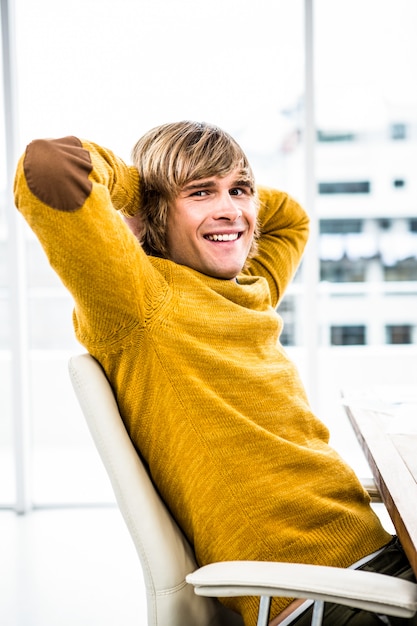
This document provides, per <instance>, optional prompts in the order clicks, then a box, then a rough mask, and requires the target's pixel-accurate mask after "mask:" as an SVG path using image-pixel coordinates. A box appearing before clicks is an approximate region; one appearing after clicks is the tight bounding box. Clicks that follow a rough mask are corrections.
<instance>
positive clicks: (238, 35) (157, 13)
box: [0, 0, 304, 505]
mask: <svg viewBox="0 0 417 626" xmlns="http://www.w3.org/2000/svg"><path fill="white" fill-rule="evenodd" d="M13 8H14V10H15V29H16V30H15V36H16V53H17V55H16V57H17V75H16V77H15V78H16V80H17V84H16V86H17V92H18V95H19V107H18V115H17V117H16V122H17V127H18V129H19V135H18V146H17V152H18V153H21V152H22V151H23V149H24V147H25V145H26V144H27V143H28V142H29V141H31V140H32V139H34V138H37V137H61V136H65V135H68V134H74V135H77V136H79V137H84V138H88V139H91V140H93V141H96V142H98V143H101V144H103V145H105V146H108V147H109V148H111V149H112V150H114V151H115V152H116V153H117V154H119V155H120V156H121V157H122V158H124V159H125V160H126V161H130V151H131V148H132V146H133V144H134V143H135V142H136V140H137V139H138V138H139V136H140V135H142V134H143V133H144V132H145V131H147V130H148V129H149V128H152V127H153V126H156V125H157V124H161V123H164V122H168V121H175V120H180V119H187V118H188V119H196V120H205V121H208V122H213V123H216V124H218V125H219V126H222V127H224V128H225V129H226V130H228V131H229V132H230V133H231V134H232V135H233V136H235V137H236V139H237V140H238V141H239V142H240V143H241V144H242V146H243V148H244V149H245V151H246V152H247V154H248V156H249V158H250V161H251V163H252V165H253V168H254V171H255V174H256V176H257V179H258V181H259V183H263V184H266V185H271V186H276V187H280V188H284V189H290V190H291V191H292V193H293V194H294V195H295V196H297V197H298V199H299V201H300V202H303V184H302V181H303V177H304V168H303V166H302V165H301V166H299V167H297V169H296V171H293V172H291V175H290V174H289V172H288V171H287V169H286V166H285V163H286V160H287V157H286V154H285V153H284V151H283V150H282V146H283V144H284V143H285V142H287V140H288V136H289V134H291V132H292V125H293V124H296V126H297V127H300V126H301V125H302V117H303V111H302V110H299V109H297V108H296V107H295V108H294V105H295V104H296V103H297V102H299V101H300V99H301V98H302V95H303V89H304V17H303V15H304V14H303V9H304V4H303V1H302V0H284V1H282V2H279V3H277V2H275V0H265V1H264V0H262V1H261V2H260V3H259V2H258V3H236V2H235V1H234V0H226V1H224V0H213V2H211V3H210V4H209V5H208V4H203V3H195V2H191V0H178V1H176V2H172V0H153V1H152V2H150V1H149V0H126V1H125V0H124V1H123V2H115V1H114V0H100V1H98V0H87V1H85V0H74V1H73V2H69V3H61V2H55V1H54V0H39V1H38V2H35V3H34V2H32V0H16V1H15V2H14V3H13ZM283 24H285V28H282V27H280V26H279V25H283ZM277 27H278V28H279V32H280V35H279V37H277ZM288 51H291V54H288ZM288 111H291V113H288ZM2 117H3V116H2ZM1 137H2V135H1V133H0V138H1ZM3 145H4V143H3V142H2V141H0V151H1V150H2V149H3ZM2 156H3V155H2V154H0V157H2ZM2 180H3V179H1V177H0V185H1V184H2ZM0 192H1V194H2V195H1V196H0V320H1V322H2V323H1V326H0V370H1V374H2V376H1V380H2V394H1V400H0V402H1V404H2V410H1V412H0V459H1V460H0V470H3V463H4V459H6V458H7V459H9V460H10V465H8V467H7V472H4V471H1V472H0V473H1V475H2V476H3V477H4V476H7V480H6V481H5V480H4V479H3V480H1V481H0V504H1V503H10V502H12V501H13V497H14V496H13V476H14V469H13V462H12V457H13V436H12V424H13V418H12V411H13V408H12V407H11V399H10V397H9V395H8V393H9V389H10V379H11V376H12V374H13V366H12V361H11V352H10V351H11V345H10V333H9V329H8V323H9V321H10V310H11V309H10V299H9V294H8V291H7V281H8V277H9V275H10V272H9V270H10V266H9V264H8V263H9V261H8V257H7V245H8V237H7V232H6V231H5V227H4V224H3V221H2V220H3V215H4V212H5V209H6V204H7V205H8V206H7V209H8V211H10V213H11V214H12V213H13V208H12V206H11V199H10V196H8V197H7V198H6V196H5V195H4V193H5V190H2V189H0ZM3 192H4V193H3ZM19 221H20V220H19ZM22 228H23V231H24V251H23V255H22V257H21V263H22V269H23V270H24V273H25V279H26V285H25V289H24V292H23V294H21V298H22V299H21V301H20V305H21V306H22V307H24V309H25V311H26V312H27V327H28V342H27V346H26V349H27V362H28V365H29V383H28V385H29V393H30V398H29V411H30V424H29V427H30V429H31V432H30V451H29V458H28V459H27V461H28V464H29V474H30V477H31V493H30V496H31V499H32V501H33V502H34V503H35V505H45V504H51V503H55V504H59V503H66V502H67V503H68V502H97V501H99V502H100V501H103V500H108V499H109V498H110V497H111V496H110V490H109V489H108V487H107V481H106V479H105V477H104V473H103V472H102V471H101V466H100V464H99V461H98V460H97V458H96V455H95V453H94V451H93V449H92V445H91V444H90V439H89V435H88V433H87V429H86V427H85V425H84V422H83V419H82V417H81V413H80V411H79V409H78V406H77V403H76V401H75V399H74V396H73V394H72V389H71V387H70V383H69V380H68V374H67V360H68V357H69V356H70V355H71V354H72V353H75V352H81V351H82V350H83V348H82V346H80V345H78V343H77V342H76V341H75V339H74V337H73V331H72V319H71V314H72V300H71V298H70V296H69V295H68V293H67V292H66V291H65V289H64V288H63V286H62V284H61V283H60V281H59V279H58V278H57V277H56V276H55V274H54V273H53V271H52V270H51V268H50V267H49V265H48V263H47V262H46V260H45V256H44V254H43V251H42V249H41V247H40V245H39V243H38V241H37V240H36V239H35V238H34V237H33V235H32V234H31V232H30V231H29V229H28V228H27V227H26V225H23V226H22ZM6 483H7V493H6V492H5V491H4V490H5V488H6V487H5V484H6Z"/></svg>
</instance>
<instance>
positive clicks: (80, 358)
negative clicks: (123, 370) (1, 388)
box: [69, 354, 417, 626]
mask: <svg viewBox="0 0 417 626" xmlns="http://www.w3.org/2000/svg"><path fill="white" fill-rule="evenodd" d="M69 372H70V378H71V381H72V384H73V387H74V390H75V393H76V396H77V398H78V401H79V403H80V406H81V409H82V412H83V414H84V417H85V419H86V421H87V424H88V427H89V430H90V432H91V435H92V437H93V440H94V443H95V445H96V447H97V450H98V452H99V454H100V456H101V459H102V462H103V464H104V466H105V469H106V471H107V473H108V476H109V478H110V481H111V484H112V487H113V490H114V494H115V497H116V500H117V503H118V506H119V508H120V511H121V513H122V516H123V518H124V520H125V523H126V525H127V527H128V529H129V531H130V534H131V537H132V539H133V542H134V545H135V547H136V550H137V553H138V556H139V559H140V563H141V566H142V570H143V577H144V581H145V587H146V598H147V624H148V626H226V625H227V626H243V621H242V619H241V617H240V616H238V615H237V614H236V613H234V612H232V611H231V610H229V609H227V608H226V607H224V606H223V605H221V604H220V602H219V601H218V600H217V598H219V597H232V596H242V595H250V596H259V597H260V605H259V614H258V626H266V625H267V624H268V621H269V605H270V600H271V597H272V596H285V597H296V598H311V599H313V600H315V603H314V610H313V617H312V622H311V623H312V625H313V626H320V624H321V621H322V614H323V606H324V602H326V601H329V602H336V603H339V604H345V605H349V606H352V607H357V608H362V609H365V610H368V611H374V612H377V613H380V614H386V615H396V616H400V617H411V616H412V615H414V613H415V612H416V610H417V585H414V584H413V583H410V582H408V581H404V580H401V579H398V578H394V577H391V576H385V575H383V574H376V573H371V572H365V571H360V570H351V569H341V568H334V567H322V566H316V565H303V564H292V563H271V562H251V561H235V562H223V563H212V564H209V565H206V566H204V567H202V568H198V566H197V563H196V561H195V557H194V554H193V551H192V548H191V546H190V545H189V543H188V542H187V540H186V539H185V537H184V535H183V533H182V531H181V530H180V528H179V527H178V526H177V524H176V523H175V521H174V520H173V518H172V516H171V514H170V513H169V511H168V509H167V508H166V506H165V504H164V503H163V501H162V500H161V498H160V496H159V495H158V492H157V490H156V489H155V486H154V485H153V483H152V481H151V479H150V477H149V475H148V473H147V471H146V469H145V467H144V465H143V463H142V461H141V459H140V456H139V454H138V453H137V451H136V449H135V448H134V446H133V444H132V442H131V440H130V438H129V435H128V434H127V431H126V429H125V427H124V424H123V421H122V419H121V417H120V413H119V410H118V407H117V403H116V400H115V397H114V395H113V391H112V389H111V386H110V384H109V382H108V381H107V378H106V376H105V374H104V372H103V370H102V368H101V366H100V365H99V363H98V362H97V361H96V360H95V359H94V358H93V357H92V356H91V355H90V354H82V355H77V356H73V357H71V359H70V361H69Z"/></svg>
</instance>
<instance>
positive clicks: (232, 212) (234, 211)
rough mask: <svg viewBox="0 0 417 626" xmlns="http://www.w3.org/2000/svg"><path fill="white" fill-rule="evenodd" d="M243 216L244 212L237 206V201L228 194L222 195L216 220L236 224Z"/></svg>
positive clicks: (216, 212) (217, 208)
mask: <svg viewBox="0 0 417 626" xmlns="http://www.w3.org/2000/svg"><path fill="white" fill-rule="evenodd" d="M241 216H242V211H241V210H240V209H239V207H238V206H236V201H235V200H234V198H233V196H231V195H230V194H229V193H228V192H227V193H224V194H222V196H221V198H220V200H219V203H218V205H217V207H216V210H215V214H214V215H213V217H214V219H216V220H221V219H224V220H229V221H231V222H235V221H236V220H237V219H239V217H241Z"/></svg>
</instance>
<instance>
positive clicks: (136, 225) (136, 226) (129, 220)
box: [122, 213, 144, 241]
mask: <svg viewBox="0 0 417 626" xmlns="http://www.w3.org/2000/svg"><path fill="white" fill-rule="evenodd" d="M122 218H123V221H124V222H125V223H126V224H127V225H128V227H129V228H130V230H131V231H132V233H133V234H134V235H135V237H136V238H137V239H139V241H140V240H141V239H142V235H143V231H144V228H143V220H142V216H141V215H139V213H137V214H136V215H133V217H126V216H125V215H122Z"/></svg>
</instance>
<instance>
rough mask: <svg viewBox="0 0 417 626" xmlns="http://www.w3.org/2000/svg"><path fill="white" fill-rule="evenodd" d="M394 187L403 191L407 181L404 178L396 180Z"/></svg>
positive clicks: (393, 182)
mask: <svg viewBox="0 0 417 626" xmlns="http://www.w3.org/2000/svg"><path fill="white" fill-rule="evenodd" d="M392 186H393V187H395V189H402V188H403V187H405V180H404V179H403V178H395V179H394V180H393V181H392Z"/></svg>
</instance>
